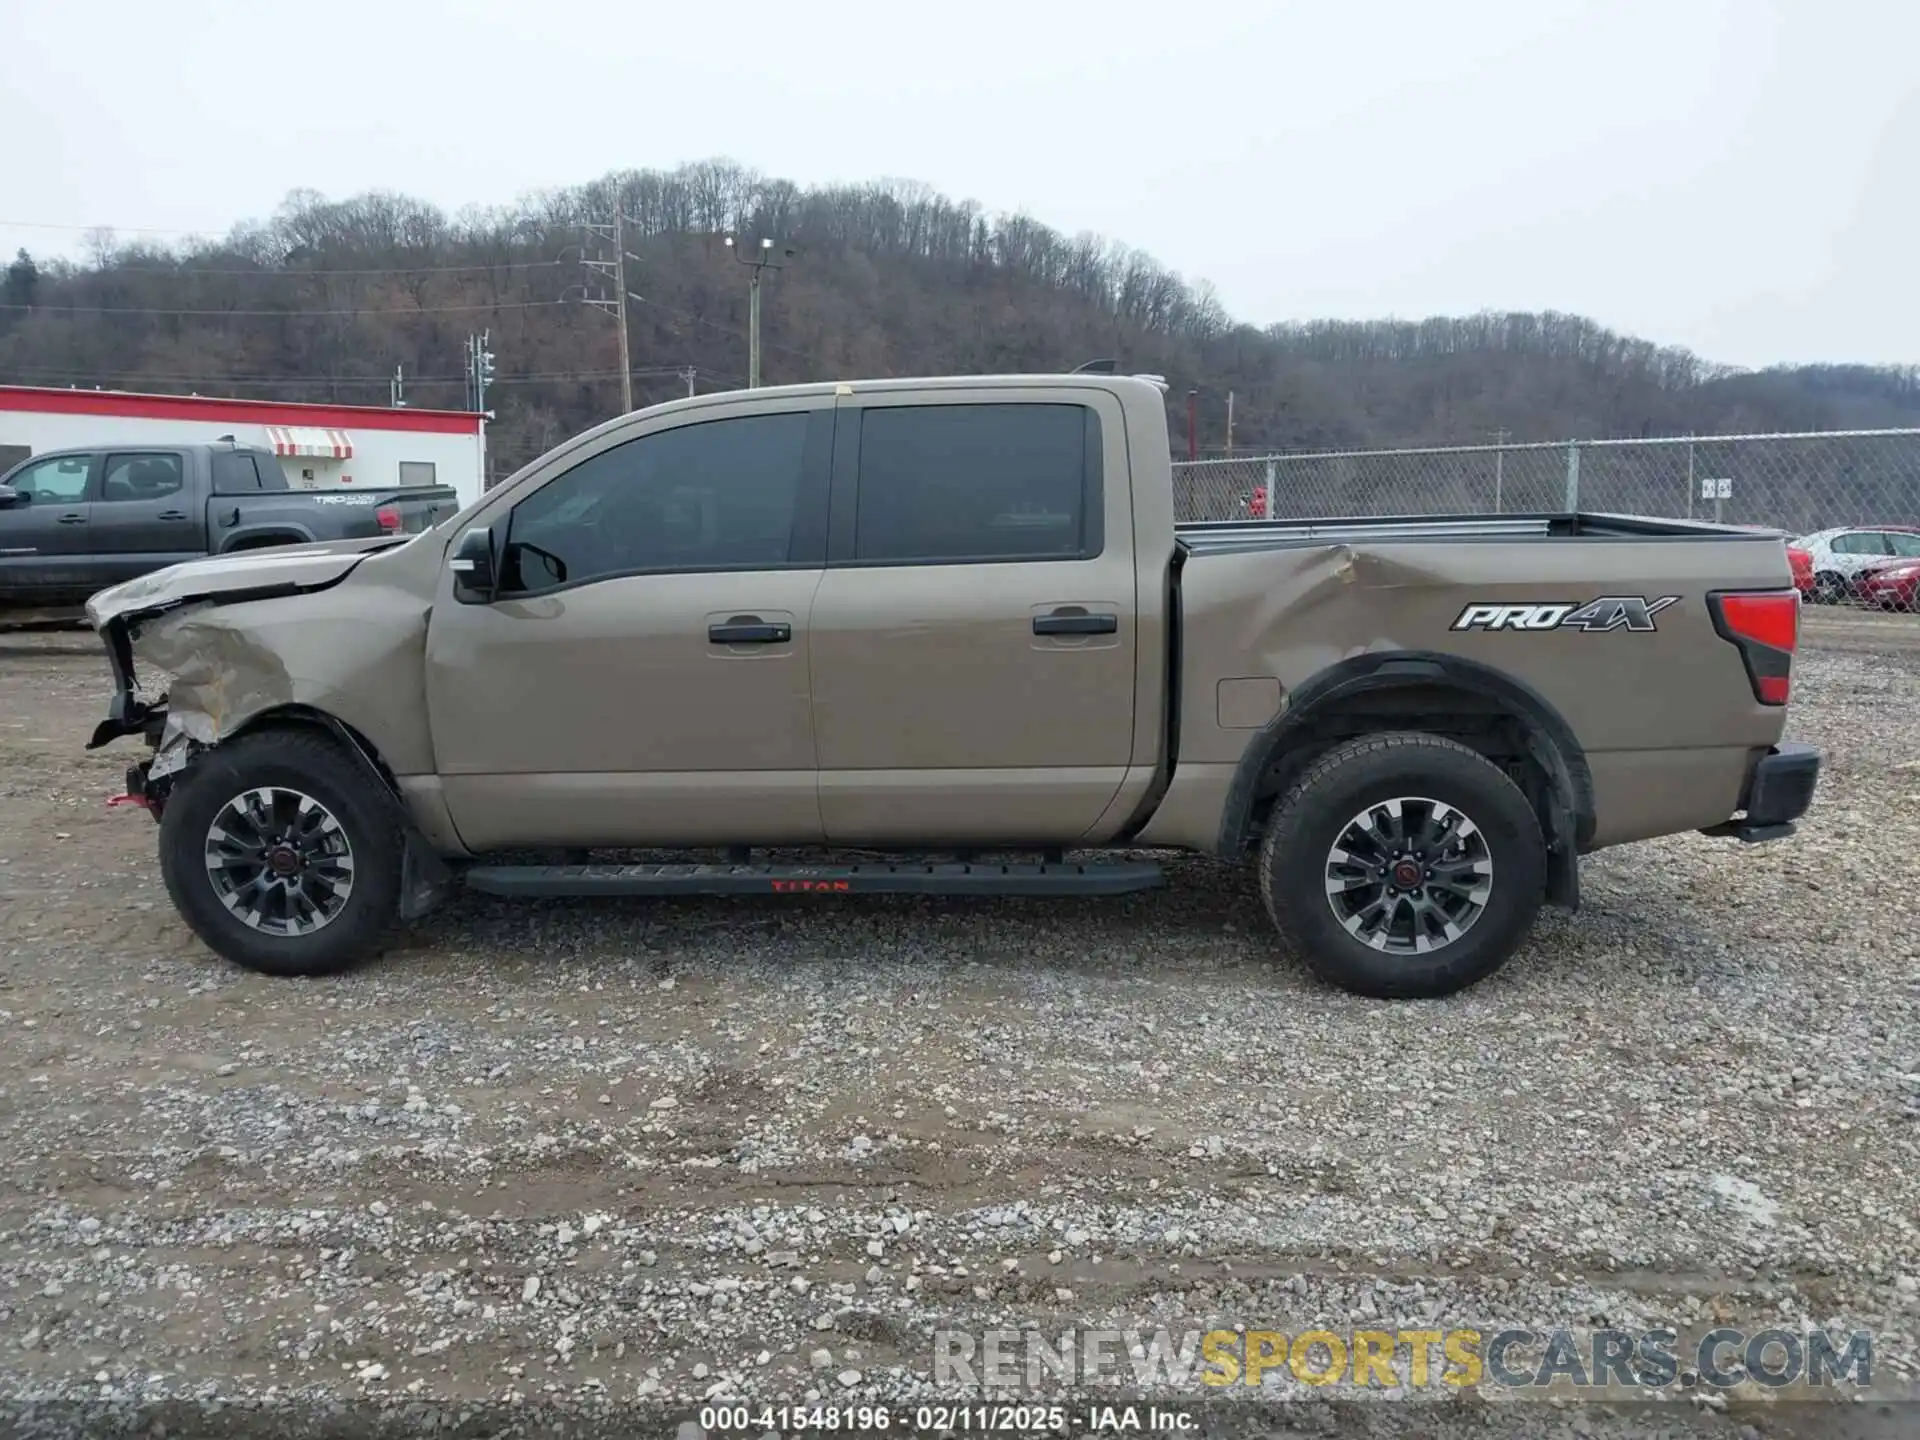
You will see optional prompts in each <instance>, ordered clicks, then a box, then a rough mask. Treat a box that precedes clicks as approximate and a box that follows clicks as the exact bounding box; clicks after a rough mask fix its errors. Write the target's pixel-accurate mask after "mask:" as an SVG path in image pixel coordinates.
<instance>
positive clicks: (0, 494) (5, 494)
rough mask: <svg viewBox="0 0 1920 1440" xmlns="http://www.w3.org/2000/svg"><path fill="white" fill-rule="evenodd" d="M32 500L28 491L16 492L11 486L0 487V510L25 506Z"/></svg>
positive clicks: (31, 494) (31, 495) (31, 493)
mask: <svg viewBox="0 0 1920 1440" xmlns="http://www.w3.org/2000/svg"><path fill="white" fill-rule="evenodd" d="M32 498H33V492H32V491H30V490H16V489H14V488H13V487H12V486H11V485H0V510H9V509H11V508H12V507H14V506H15V505H25V504H26V503H27V502H28V501H29V500H31V499H32Z"/></svg>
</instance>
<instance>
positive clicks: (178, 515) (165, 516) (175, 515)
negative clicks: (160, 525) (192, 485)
mask: <svg viewBox="0 0 1920 1440" xmlns="http://www.w3.org/2000/svg"><path fill="white" fill-rule="evenodd" d="M160 518H161V519H162V520H184V519H186V518H187V512H186V511H184V510H162V511H161V512H160Z"/></svg>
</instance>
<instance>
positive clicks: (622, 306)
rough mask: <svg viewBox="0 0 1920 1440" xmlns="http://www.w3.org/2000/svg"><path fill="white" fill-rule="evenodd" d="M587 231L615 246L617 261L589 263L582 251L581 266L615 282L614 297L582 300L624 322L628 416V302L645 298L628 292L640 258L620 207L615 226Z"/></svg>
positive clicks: (623, 387)
mask: <svg viewBox="0 0 1920 1440" xmlns="http://www.w3.org/2000/svg"><path fill="white" fill-rule="evenodd" d="M585 229H586V231H587V233H588V234H589V235H592V236H594V237H595V238H596V239H600V240H605V241H606V242H608V243H609V244H611V245H612V246H613V259H611V260H601V259H597V258H596V259H593V260H589V259H588V258H587V252H586V251H585V249H582V250H581V252H580V263H581V264H582V265H584V266H585V267H586V268H587V269H589V270H591V271H593V272H594V273H595V274H596V275H600V276H602V277H604V278H606V279H609V280H611V281H612V282H613V296H614V298H612V299H611V300H609V299H607V298H605V297H604V296H595V295H585V294H584V293H583V295H582V298H583V299H584V300H585V301H586V303H587V304H589V305H591V306H593V308H594V309H596V310H604V311H605V312H606V313H607V314H609V315H611V316H613V317H614V319H615V320H617V321H619V323H620V409H621V411H622V413H625V412H627V411H630V410H632V409H633V351H632V350H631V349H630V348H629V346H628V341H627V301H628V300H629V299H633V300H638V299H641V298H642V297H640V296H638V295H635V294H633V292H632V291H630V290H628V289H627V261H629V260H632V261H635V262H636V263H637V262H638V261H639V259H640V257H639V256H638V255H629V254H628V253H627V214H626V211H624V210H622V209H620V208H619V207H618V206H617V205H616V206H615V208H614V212H613V224H611V225H588V226H586V227H585Z"/></svg>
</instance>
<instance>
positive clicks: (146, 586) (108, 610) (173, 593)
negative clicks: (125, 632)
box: [87, 535, 410, 630]
mask: <svg viewBox="0 0 1920 1440" xmlns="http://www.w3.org/2000/svg"><path fill="white" fill-rule="evenodd" d="M409 538H410V537H409ZM403 543H405V541H404V540H403V539H397V538H395V537H391V536H384V535H382V536H374V537H371V538H368V539H362V540H324V541H319V542H316V543H314V544H312V545H286V546H278V547H275V548H274V549H271V550H246V551H242V552H241V553H240V554H238V555H218V556H213V557H210V558H208V559H205V560H189V561H186V562H185V563H184V564H180V565H170V566H168V567H167V568H166V569H164V570H156V571H154V572H153V573H152V574H151V575H141V576H139V577H137V578H135V579H132V580H127V581H123V582H122V583H121V584H118V585H114V586H110V587H109V588H107V589H105V590H102V591H100V592H99V593H98V594H96V595H95V596H94V597H93V598H92V599H91V600H89V601H87V620H88V623H90V624H91V625H92V626H93V628H94V629H96V630H98V629H100V628H102V627H103V626H105V625H106V624H107V623H108V622H109V621H112V620H116V619H118V618H119V617H121V616H123V615H134V614H142V613H149V612H152V611H156V610H167V609H171V608H172V607H173V606H175V605H182V604H185V603H186V602H187V601H189V600H215V599H219V598H221V597H228V598H233V599H238V598H241V597H243V596H244V597H246V598H258V597H260V596H262V595H263V594H264V595H272V594H289V595H291V594H297V593H298V592H300V591H302V590H318V589H321V588H323V587H325V586H328V585H331V584H333V583H334V582H335V581H336V580H339V579H341V578H342V577H343V576H345V575H346V574H347V573H348V572H349V571H351V570H352V569H353V567H354V566H356V565H358V564H359V563H360V562H361V561H362V560H363V559H365V558H366V557H367V556H368V555H370V554H372V553H373V552H374V551H376V550H390V549H392V548H393V547H394V546H395V545H396V544H403Z"/></svg>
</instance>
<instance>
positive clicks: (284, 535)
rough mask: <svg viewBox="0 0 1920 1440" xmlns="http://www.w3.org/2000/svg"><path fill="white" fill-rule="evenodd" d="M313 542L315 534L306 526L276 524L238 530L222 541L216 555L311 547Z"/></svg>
mask: <svg viewBox="0 0 1920 1440" xmlns="http://www.w3.org/2000/svg"><path fill="white" fill-rule="evenodd" d="M313 540H314V535H313V532H312V531H311V530H308V529H307V528H306V527H305V526H301V525H291V524H286V523H284V522H276V523H274V524H270V525H256V526H253V527H252V528H250V529H246V530H236V531H234V532H233V534H231V535H228V536H226V537H225V538H224V539H223V540H222V541H221V544H220V548H219V550H217V551H216V552H214V553H216V554H219V555H231V554H233V553H234V552H235V551H236V550H265V549H267V548H269V547H270V546H274V545H310V544H312V543H313Z"/></svg>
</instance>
